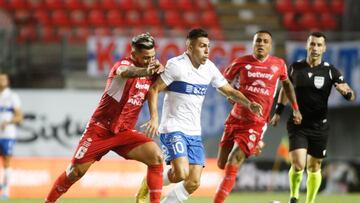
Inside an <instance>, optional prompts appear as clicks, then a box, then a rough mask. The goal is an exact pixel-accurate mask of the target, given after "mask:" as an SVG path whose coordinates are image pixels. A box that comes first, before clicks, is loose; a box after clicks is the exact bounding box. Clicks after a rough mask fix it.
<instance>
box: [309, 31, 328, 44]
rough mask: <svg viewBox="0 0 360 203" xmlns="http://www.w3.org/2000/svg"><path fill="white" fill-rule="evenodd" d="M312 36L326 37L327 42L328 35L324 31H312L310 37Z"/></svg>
mask: <svg viewBox="0 0 360 203" xmlns="http://www.w3.org/2000/svg"><path fill="white" fill-rule="evenodd" d="M310 36H314V37H322V38H324V41H325V42H326V36H325V34H324V33H322V32H312V33H310V35H309V37H310Z"/></svg>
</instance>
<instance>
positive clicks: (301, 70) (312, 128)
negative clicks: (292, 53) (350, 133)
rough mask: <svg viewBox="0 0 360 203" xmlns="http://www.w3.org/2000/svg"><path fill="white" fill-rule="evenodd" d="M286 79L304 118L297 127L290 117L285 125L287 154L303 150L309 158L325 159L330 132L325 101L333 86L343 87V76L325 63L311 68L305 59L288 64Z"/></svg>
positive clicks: (326, 101) (326, 102)
mask: <svg viewBox="0 0 360 203" xmlns="http://www.w3.org/2000/svg"><path fill="white" fill-rule="evenodd" d="M289 77H290V80H291V81H292V83H293V85H294V88H295V93H296V99H297V102H298V105H299V110H300V112H301V114H302V116H303V119H302V122H301V124H300V125H295V124H294V122H293V116H292V115H291V116H290V118H289V120H288V122H287V130H288V134H289V143H290V151H292V150H294V149H299V148H306V149H307V153H308V154H310V155H311V156H313V157H315V158H324V157H325V156H326V145H327V140H328V132H329V125H328V122H327V112H328V99H329V95H330V92H331V88H332V86H333V85H335V83H339V84H340V83H344V79H343V76H342V75H341V73H340V72H339V71H338V70H337V69H336V68H335V67H334V66H333V65H331V64H329V63H327V62H324V61H323V62H321V63H320V64H319V65H318V66H316V67H312V68H311V67H310V66H309V64H308V63H307V62H306V60H305V59H304V60H301V61H297V62H295V63H293V64H291V66H290V67H289Z"/></svg>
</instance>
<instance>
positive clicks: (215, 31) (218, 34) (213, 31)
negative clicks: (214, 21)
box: [209, 28, 225, 40]
mask: <svg viewBox="0 0 360 203" xmlns="http://www.w3.org/2000/svg"><path fill="white" fill-rule="evenodd" d="M209 35H210V38H211V39H215V40H225V35H224V32H223V30H222V29H221V28H210V29H209Z"/></svg>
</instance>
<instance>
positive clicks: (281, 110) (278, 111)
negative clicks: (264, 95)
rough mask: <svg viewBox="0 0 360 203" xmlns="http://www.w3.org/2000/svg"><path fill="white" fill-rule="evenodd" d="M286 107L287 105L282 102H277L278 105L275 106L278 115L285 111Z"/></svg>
mask: <svg viewBox="0 0 360 203" xmlns="http://www.w3.org/2000/svg"><path fill="white" fill-rule="evenodd" d="M284 109H285V105H284V104H282V103H277V104H276V107H275V113H276V114H278V115H281V114H282V112H283V111H284Z"/></svg>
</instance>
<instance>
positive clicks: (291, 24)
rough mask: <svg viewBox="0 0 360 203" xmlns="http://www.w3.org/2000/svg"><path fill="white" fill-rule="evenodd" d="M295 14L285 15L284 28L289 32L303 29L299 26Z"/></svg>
mask: <svg viewBox="0 0 360 203" xmlns="http://www.w3.org/2000/svg"><path fill="white" fill-rule="evenodd" d="M295 17H296V15H295V13H294V12H288V13H284V15H283V21H282V23H283V26H284V27H285V28H286V29H287V30H289V31H293V32H296V31H300V30H301V27H300V26H299V25H298V23H297V20H296V18H295Z"/></svg>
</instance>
